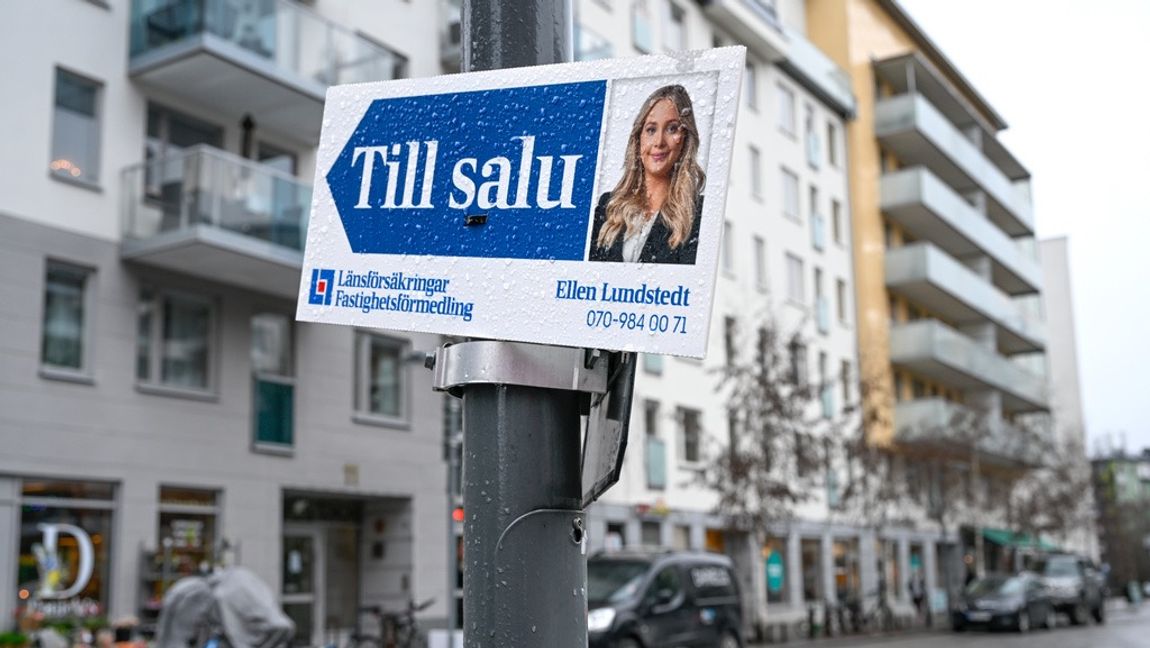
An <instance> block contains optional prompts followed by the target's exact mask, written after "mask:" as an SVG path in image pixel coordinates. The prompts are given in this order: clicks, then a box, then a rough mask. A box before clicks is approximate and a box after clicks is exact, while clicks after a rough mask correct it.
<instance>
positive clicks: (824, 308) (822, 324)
mask: <svg viewBox="0 0 1150 648" xmlns="http://www.w3.org/2000/svg"><path fill="white" fill-rule="evenodd" d="M815 323H816V324H817V325H818V327H819V333H823V334H824V335H825V334H827V333H830V330H831V305H830V301H829V300H827V298H826V297H823V296H822V295H819V296H818V297H815Z"/></svg>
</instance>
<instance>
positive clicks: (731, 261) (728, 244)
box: [721, 221, 735, 276]
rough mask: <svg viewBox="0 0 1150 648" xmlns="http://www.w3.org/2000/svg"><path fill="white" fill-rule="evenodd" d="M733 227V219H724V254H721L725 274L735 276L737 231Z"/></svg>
mask: <svg viewBox="0 0 1150 648" xmlns="http://www.w3.org/2000/svg"><path fill="white" fill-rule="evenodd" d="M732 227H733V226H732V225H731V221H723V254H722V255H721V256H722V264H723V274H725V275H732V276H733V275H734V274H735V253H734V252H733V248H734V247H735V240H734V239H735V233H734V232H733V231H732V230H731V228H732Z"/></svg>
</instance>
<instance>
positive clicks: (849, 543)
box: [831, 538, 861, 601]
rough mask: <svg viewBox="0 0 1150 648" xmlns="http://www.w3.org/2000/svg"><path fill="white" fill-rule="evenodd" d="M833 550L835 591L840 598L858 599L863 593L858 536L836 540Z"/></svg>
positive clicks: (842, 599) (847, 599)
mask: <svg viewBox="0 0 1150 648" xmlns="http://www.w3.org/2000/svg"><path fill="white" fill-rule="evenodd" d="M831 552H832V554H833V555H834V565H835V571H834V577H835V593H836V594H837V595H838V600H840V601H853V600H857V598H858V596H859V594H860V593H861V579H860V577H859V562H860V561H859V541H858V538H851V539H849V540H836V541H835V542H834V544H833V545H832V549H831Z"/></svg>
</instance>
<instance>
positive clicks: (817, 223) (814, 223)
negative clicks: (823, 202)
mask: <svg viewBox="0 0 1150 648" xmlns="http://www.w3.org/2000/svg"><path fill="white" fill-rule="evenodd" d="M811 247H813V248H814V249H815V250H818V251H819V252H822V251H823V250H824V249H826V247H827V219H826V218H824V217H823V215H822V214H820V213H818V212H815V213H813V214H811Z"/></svg>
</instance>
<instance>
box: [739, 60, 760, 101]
mask: <svg viewBox="0 0 1150 648" xmlns="http://www.w3.org/2000/svg"><path fill="white" fill-rule="evenodd" d="M743 97H744V98H745V99H746V100H747V108H750V109H751V110H758V109H759V83H758V79H756V78H755V64H754V63H751V62H750V61H747V67H746V68H745V69H744V71H743Z"/></svg>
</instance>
